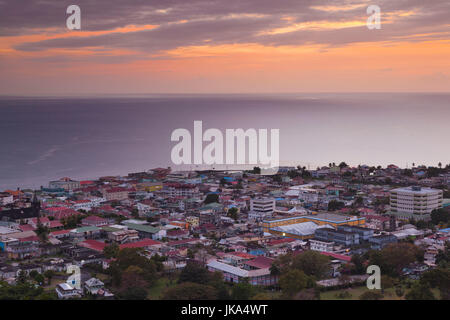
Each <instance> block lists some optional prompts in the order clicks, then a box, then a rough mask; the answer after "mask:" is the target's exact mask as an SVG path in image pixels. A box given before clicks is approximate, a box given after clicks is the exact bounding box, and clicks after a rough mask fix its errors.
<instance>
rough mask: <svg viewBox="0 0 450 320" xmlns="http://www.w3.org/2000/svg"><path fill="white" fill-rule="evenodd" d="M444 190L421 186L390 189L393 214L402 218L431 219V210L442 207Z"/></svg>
mask: <svg viewBox="0 0 450 320" xmlns="http://www.w3.org/2000/svg"><path fill="white" fill-rule="evenodd" d="M442 202H443V191H442V190H438V189H432V188H425V187H419V186H413V187H407V188H397V189H393V190H391V191H390V207H391V210H390V211H391V214H394V215H395V216H397V217H398V218H400V219H403V220H408V219H410V218H414V219H416V220H428V219H430V214H431V211H433V210H435V209H439V208H442Z"/></svg>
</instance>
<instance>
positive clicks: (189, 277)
mask: <svg viewBox="0 0 450 320" xmlns="http://www.w3.org/2000/svg"><path fill="white" fill-rule="evenodd" d="M209 280H210V273H209V271H208V270H207V269H206V268H204V267H203V266H201V265H198V264H196V263H193V262H188V263H187V264H186V266H185V267H184V268H183V270H182V271H181V273H180V277H179V279H178V283H183V282H192V283H198V284H207V283H208V281H209Z"/></svg>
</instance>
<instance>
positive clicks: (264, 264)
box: [244, 256, 274, 269]
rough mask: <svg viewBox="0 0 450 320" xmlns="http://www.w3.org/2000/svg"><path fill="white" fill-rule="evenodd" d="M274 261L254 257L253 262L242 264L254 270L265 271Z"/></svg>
mask: <svg viewBox="0 0 450 320" xmlns="http://www.w3.org/2000/svg"><path fill="white" fill-rule="evenodd" d="M273 261H274V259H271V258H268V257H261V256H260V257H256V258H255V259H253V260H250V261H247V262H245V263H244V264H246V265H248V266H250V267H254V268H258V269H265V268H270V267H271V266H272V263H273Z"/></svg>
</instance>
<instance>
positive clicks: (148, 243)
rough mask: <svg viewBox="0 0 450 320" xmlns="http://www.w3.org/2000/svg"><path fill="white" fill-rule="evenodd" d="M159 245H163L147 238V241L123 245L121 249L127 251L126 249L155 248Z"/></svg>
mask: <svg viewBox="0 0 450 320" xmlns="http://www.w3.org/2000/svg"><path fill="white" fill-rule="evenodd" d="M157 244H161V242H159V241H155V240H152V239H148V238H145V239H143V240H141V241H137V242H131V243H125V244H121V245H120V246H119V247H120V249H125V248H144V247H150V246H154V245H157Z"/></svg>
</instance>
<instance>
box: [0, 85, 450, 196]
mask: <svg viewBox="0 0 450 320" xmlns="http://www.w3.org/2000/svg"><path fill="white" fill-rule="evenodd" d="M194 120H202V121H203V130H206V129H208V128H217V129H220V130H222V132H223V133H224V132H225V129H227V128H228V129H235V128H243V129H248V128H256V129H264V128H266V129H273V128H275V129H280V162H281V165H302V166H307V167H310V168H311V169H314V168H316V167H317V166H319V165H327V164H328V163H330V162H336V163H339V162H341V161H346V162H347V163H348V164H351V165H358V164H367V165H383V166H385V165H387V164H391V163H393V164H397V165H399V166H401V167H406V166H411V165H412V163H415V164H416V165H418V164H425V165H434V166H436V165H437V164H438V162H442V163H443V164H447V163H450V143H449V141H450V140H449V138H450V94H409V93H408V94H406V93H377V94H360V93H358V94H350V93H348V94H286V95H168V96H163V95H154V96H120V97H94V98H42V97H41V98H29V97H27V98H21V97H2V98H0V190H4V189H8V188H13V189H15V188H17V187H21V188H28V187H33V188H38V187H40V186H46V185H48V182H49V181H50V180H54V179H59V178H61V177H66V176H67V177H71V178H74V179H90V178H97V177H100V176H105V175H119V174H127V173H129V172H138V171H144V170H148V169H150V168H154V167H169V166H171V167H175V166H174V165H173V164H172V162H171V158H170V152H171V149H172V147H173V146H174V145H175V142H171V141H170V136H171V133H172V131H173V130H175V129H177V128H186V129H188V130H190V131H191V133H193V123H194ZM188 168H189V167H188ZM190 168H191V169H193V168H205V167H202V166H200V167H193V166H192V167H190Z"/></svg>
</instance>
